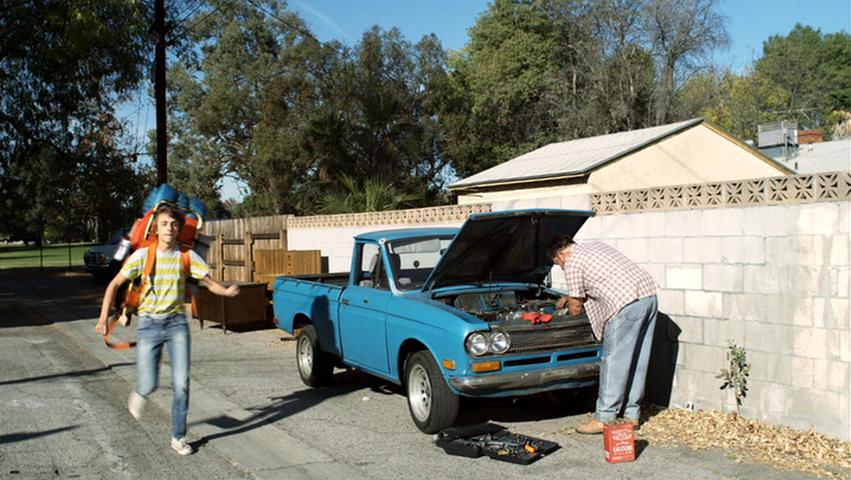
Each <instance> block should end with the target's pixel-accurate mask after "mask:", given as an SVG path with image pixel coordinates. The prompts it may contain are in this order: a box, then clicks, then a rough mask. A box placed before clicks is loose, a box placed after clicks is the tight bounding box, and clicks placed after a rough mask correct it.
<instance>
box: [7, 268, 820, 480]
mask: <svg viewBox="0 0 851 480" xmlns="http://www.w3.org/2000/svg"><path fill="white" fill-rule="evenodd" d="M100 288H101V287H100V286H98V285H96V284H94V282H93V281H91V280H90V279H88V277H85V276H82V275H79V274H76V275H75V274H72V275H54V276H50V277H38V278H26V277H19V276H16V277H15V278H14V279H10V278H9V276H5V277H4V276H2V275H0V295H4V294H3V293H2V292H7V293H6V294H5V295H6V296H7V297H8V298H14V301H12V300H8V299H7V300H8V302H7V303H9V304H15V305H17V307H16V308H18V310H17V311H15V312H13V313H11V314H10V313H9V312H8V311H0V319H2V322H3V323H2V324H0V327H2V326H6V328H0V342H2V343H0V362H3V363H0V365H6V362H7V354H6V353H5V352H6V351H7V346H8V345H15V348H14V349H12V351H15V352H17V353H15V354H13V355H17V357H9V358H17V359H16V360H14V363H15V364H16V365H17V364H22V363H25V364H27V368H32V367H31V366H30V363H31V362H32V361H33V360H31V359H30V356H33V355H35V357H36V358H38V355H43V354H41V353H38V352H40V351H44V350H45V349H46V348H47V347H45V346H44V345H53V346H51V347H50V348H58V349H63V348H64V349H67V350H69V351H78V352H79V353H77V354H75V355H58V354H57V355H56V356H55V358H58V359H62V360H57V362H58V363H56V364H53V367H52V369H48V370H35V371H26V370H20V368H22V367H15V368H14V369H10V368H8V367H5V366H4V367H2V368H0V372H2V373H0V382H7V383H8V382H14V383H9V385H15V386H16V388H19V387H18V386H20V385H24V384H31V386H32V387H33V390H28V391H26V392H21V393H20V394H18V396H17V397H15V398H16V399H17V401H18V402H23V403H22V404H27V403H26V402H30V403H29V404H30V405H33V403H32V402H35V401H37V400H34V399H41V398H47V397H45V395H43V394H42V393H41V392H40V389H41V388H59V387H58V386H55V385H53V383H52V382H51V381H48V380H40V381H35V382H27V381H25V379H32V378H37V377H42V376H45V375H47V376H50V375H62V377H61V378H63V379H65V378H67V379H68V380H67V381H69V382H72V383H74V382H76V383H74V384H75V385H77V386H79V388H82V387H81V386H80V384H81V383H85V382H93V383H92V390H94V391H97V392H99V393H98V395H94V394H92V395H93V398H95V400H91V402H98V401H99V402H100V403H95V407H92V409H91V410H89V411H92V412H101V409H103V410H104V412H101V413H100V414H101V415H104V416H106V418H107V420H108V421H104V422H95V423H97V425H100V427H99V428H102V429H103V433H100V434H99V436H98V435H95V434H94V433H92V432H88V431H87V430H82V429H83V428H85V425H87V424H89V423H91V421H88V420H87V421H85V422H83V421H81V420H80V419H79V418H80V417H79V416H80V415H91V416H92V417H93V416H94V414H86V413H79V412H78V413H75V414H69V415H62V416H57V417H55V418H53V417H51V418H53V420H51V421H50V422H47V421H46V420H44V421H43V422H44V423H35V424H27V425H21V426H16V427H7V423H6V422H5V421H4V422H3V424H2V426H0V435H4V437H2V438H8V437H6V436H7V435H10V434H14V433H17V434H18V435H21V434H22V433H23V434H33V433H35V434H39V433H41V434H43V433H45V432H48V434H47V435H42V436H40V437H34V438H30V439H27V440H26V442H27V444H28V445H29V447H28V448H29V449H30V450H29V451H30V452H32V449H33V448H40V447H44V449H45V450H50V451H51V452H52V451H54V448H53V445H65V443H64V440H62V437H61V436H62V435H72V434H74V432H77V431H78V430H79V432H80V433H82V432H87V434H86V435H79V436H77V437H76V438H82V439H85V438H89V437H91V440H90V441H89V442H88V444H87V446H88V447H89V449H88V451H89V452H91V454H90V457H92V458H95V459H96V460H93V462H94V463H88V464H84V465H100V464H102V465H103V466H104V468H109V467H107V466H109V465H117V464H118V465H126V468H125V470H123V471H124V472H128V473H129V475H130V476H134V475H135V476H136V477H138V478H151V477H154V478H168V477H166V476H160V475H151V476H149V475H143V474H142V473H143V472H146V469H147V468H148V467H146V465H145V464H144V462H143V461H142V460H140V459H137V458H136V456H137V455H138V456H139V457H141V458H146V456H148V455H154V456H153V458H157V456H159V457H162V458H163V459H164V460H163V464H162V465H161V466H157V467H158V468H162V469H163V470H164V471H172V470H176V471H180V472H182V475H181V476H187V475H190V476H189V478H192V477H191V474H194V473H195V467H194V464H195V463H198V464H202V463H203V464H207V463H208V461H209V462H210V465H220V466H221V470H217V469H216V468H217V467H211V468H213V473H199V474H198V476H205V477H208V478H218V477H217V474H218V476H224V477H228V478H238V476H239V475H241V474H242V472H248V473H249V474H250V475H251V476H254V477H256V478H344V477H345V478H347V480H350V479H354V478H376V479H397V478H406V479H407V478H412V479H413V478H423V479H426V478H429V479H430V478H464V479H465V480H466V479H488V480H492V479H494V478H499V479H500V480H503V479H520V478H524V479H525V478H541V479H543V478H547V479H551V478H602V477H604V476H605V477H606V478H613V479H617V478H653V479H662V480H666V479H677V480H679V479H682V478H689V479H704V478H705V479H734V478H777V479H807V478H813V477H809V476H806V475H802V474H798V473H794V472H782V471H777V470H774V469H772V468H771V467H769V466H765V465H758V464H757V465H754V464H743V463H737V462H735V461H733V460H731V459H730V458H728V457H726V456H725V455H724V453H723V452H718V451H710V452H706V451H701V452H695V451H692V450H689V449H686V448H672V447H663V446H658V445H646V443H645V444H644V445H642V446H643V449H642V451H641V454H640V456H639V458H638V460H637V461H636V462H634V463H630V464H618V465H609V464H607V463H606V462H605V460H604V456H603V450H602V440H601V438H600V437H599V436H597V437H586V436H580V435H576V434H573V433H571V431H572V427H573V426H575V425H577V424H578V423H580V422H582V421H584V419H585V414H586V413H587V408H583V402H582V401H577V402H576V404H575V405H573V406H569V405H565V404H562V403H559V402H557V401H554V400H553V399H551V398H548V397H547V396H539V397H531V398H526V399H521V400H516V401H511V400H499V401H466V402H463V404H462V408H463V409H464V410H463V414H462V415H463V416H462V421H464V422H467V423H474V422H480V421H494V422H497V423H500V424H502V425H505V426H507V427H508V428H509V429H510V430H511V431H514V432H517V433H524V434H527V435H531V436H536V437H540V438H545V439H547V440H551V441H554V442H557V443H559V444H560V445H561V447H562V448H561V449H560V450H558V451H557V452H555V453H554V454H552V455H551V456H549V457H547V458H544V459H542V460H540V461H538V462H537V463H534V464H532V465H529V466H517V465H511V464H506V463H503V462H497V461H493V460H489V459H486V458H479V459H475V460H471V459H465V458H460V457H452V456H449V455H447V454H445V453H444V452H443V451H442V450H440V449H439V448H437V447H435V445H434V444H433V442H432V439H431V437H430V436H428V435H423V434H421V433H420V432H419V431H418V430H417V429H416V428H415V427H414V425H413V423H412V422H411V421H410V418H409V415H408V412H407V407H406V402H405V398H404V396H403V392H402V390H401V389H400V388H399V387H397V386H394V385H389V384H386V383H385V382H383V381H380V380H376V379H373V378H372V377H369V376H366V375H363V374H360V373H358V372H355V371H343V370H338V371H337V374H336V375H335V377H334V385H333V386H331V387H326V388H322V389H309V388H307V387H305V386H304V385H303V384H302V383H301V381H300V380H299V378H298V374H297V372H296V368H295V362H294V357H295V354H294V347H295V345H294V342H292V341H291V338H289V337H288V336H287V335H286V334H283V333H282V332H279V331H277V330H274V329H266V330H254V331H244V332H239V333H233V334H228V335H224V334H223V333H222V331H221V330H220V329H218V328H205V329H203V330H201V329H199V328H198V325H197V322H193V324H192V336H193V338H192V342H193V343H192V345H193V346H192V348H193V350H192V372H191V378H192V398H191V405H190V418H189V420H190V440H192V441H194V442H195V444H196V445H197V446H198V447H199V452H198V453H197V454H196V455H194V456H192V457H189V458H188V459H184V458H178V457H177V456H176V455H172V453H173V452H171V451H170V450H169V449H168V448H167V444H163V442H161V441H160V439H162V438H165V439H167V438H168V416H167V411H168V408H169V407H168V406H169V402H170V395H169V393H168V388H167V387H168V376H167V373H168V372H167V369H164V371H163V375H164V377H163V378H164V380H163V382H162V383H161V385H162V386H161V388H160V390H159V391H158V392H157V393H156V394H155V395H154V396H153V398H152V400H153V402H152V404H153V405H152V407H153V408H151V409H150V410H151V411H152V412H153V413H152V414H151V415H150V416H148V417H146V418H145V419H143V421H142V422H141V423H140V424H137V423H135V422H134V421H133V420H132V419H131V418H130V417H129V416H128V415H127V414H126V413H125V412H124V411H123V402H124V399H125V398H126V394H127V392H129V388H130V383H131V382H132V381H133V378H134V375H135V371H134V369H133V367H132V362H133V355H132V353H126V352H114V351H111V350H108V349H106V348H104V347H103V345H102V343H100V341H99V339H98V338H97V337H96V336H94V335H93V334H92V329H93V325H94V320H93V317H94V315H95V312H96V307H95V306H93V305H96V303H97V301H98V299H99V297H100V295H101V292H100ZM12 293H13V294H14V295H12ZM0 298H1V297H0ZM0 305H2V304H0ZM26 306H29V307H31V308H32V309H34V310H35V311H37V313H38V315H37V316H34V314H33V313H29V315H30V316H29V317H27V316H25V315H24V314H23V313H22V312H24V311H27V310H26V308H25V307H26ZM38 318H42V319H44V320H43V321H45V322H48V324H47V325H41V326H33V325H32V323H33V321H34V320H36V319H38ZM16 325H18V326H16ZM51 331H52V332H51ZM44 332H51V333H50V334H48V333H44ZM62 336H64V338H65V341H64V342H59V341H58V339H59V338H62ZM42 338H50V339H52V340H51V341H50V342H49V343H45V344H39V343H36V344H33V343H32V340H33V339H42ZM37 341H41V340H37ZM60 343H62V344H63V345H65V346H63V347H58V346H57V345H58V344H60ZM33 345H42V346H41V347H33ZM9 355H12V354H9ZM22 355H23V356H22ZM69 357H70V358H73V359H75V361H79V362H82V363H81V364H73V363H67V362H71V360H69ZM48 363H49V362H48ZM110 365H111V368H107V366H110ZM51 372H52V373H51ZM74 372H85V373H74ZM0 384H2V383H0ZM95 385H108V386H106V387H104V388H94V386H95ZM61 388H70V387H64V386H63V387H61ZM6 390H7V389H6V388H5V384H4V388H3V389H2V391H0V400H2V401H3V402H4V405H5V403H6V402H9V401H11V400H12V397H7V395H11V393H9V394H7V393H6ZM84 391H86V390H85V389H84ZM54 395H56V394H55V393H54ZM71 397H72V398H73V396H71ZM86 398H88V397H86ZM98 399H99V400H98ZM580 400H581V399H580ZM39 401H40V400H39ZM586 404H587V402H586ZM104 405H107V406H104ZM26 408H27V407H21V410H25V409H26ZM5 410H6V409H4V410H3V412H2V413H0V414H2V415H4V417H5V416H6V414H5ZM60 410H61V409H60ZM81 411H83V412H85V410H81ZM8 425H14V424H13V423H9V424H8ZM80 425H83V426H82V427H81V426H80ZM57 429H59V430H61V431H54V430H57ZM62 429H64V430H62ZM112 429H114V430H115V431H113V430H112ZM51 441H55V442H59V443H54V444H51V443H50V442H51ZM157 442H159V443H157ZM150 444H155V446H153V447H150V448H152V449H153V450H152V452H154V453H147V454H146V453H142V452H138V453H137V451H136V450H137V449H142V448H144V447H146V446H149V445H150ZM21 445H24V441H18V440H15V441H13V442H4V443H0V477H4V475H6V472H7V471H8V470H6V469H7V468H9V469H11V468H17V467H9V465H11V464H10V463H9V461H11V460H12V459H14V458H28V457H27V455H26V454H25V455H24V456H23V457H21V456H17V457H16V456H14V452H18V451H19V449H18V448H19V446H21ZM122 448H123V450H122ZM114 452H119V453H114ZM110 455H114V457H111V456H110ZM29 458H31V459H32V458H37V457H33V455H32V454H30V456H29ZM51 458H52V457H51ZM60 458H61V456H60ZM113 458H118V459H120V460H121V461H123V462H125V463H124V464H121V463H119V462H117V461H115V460H114V459H113ZM30 461H33V460H30ZM55 462H56V461H54V460H51V461H50V462H48V461H47V458H44V459H42V460H39V461H38V462H36V463H33V464H32V465H34V466H38V469H40V470H38V471H39V472H42V473H43V474H44V475H49V474H50V471H51V470H50V469H51V468H52V465H53V463H55ZM98 462H101V463H98ZM181 462H184V463H181ZM193 462H194V463H193ZM217 462H218V463H217ZM22 464H23V463H22ZM228 465H232V466H233V467H232V468H233V470H232V472H234V473H233V474H232V473H231V472H230V471H227V470H225V468H226V467H227V466H228ZM183 467H187V468H183ZM34 471H35V470H34ZM96 471H97V472H101V470H96ZM102 472H111V471H110V470H102ZM217 472H218V473H217Z"/></svg>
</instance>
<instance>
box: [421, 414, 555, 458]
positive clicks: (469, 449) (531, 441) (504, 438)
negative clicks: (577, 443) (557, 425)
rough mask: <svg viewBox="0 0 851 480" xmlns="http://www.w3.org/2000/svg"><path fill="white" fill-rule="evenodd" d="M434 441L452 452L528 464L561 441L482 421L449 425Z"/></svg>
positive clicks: (549, 451) (452, 453)
mask: <svg viewBox="0 0 851 480" xmlns="http://www.w3.org/2000/svg"><path fill="white" fill-rule="evenodd" d="M435 443H436V444H437V446H438V447H440V448H442V449H443V450H444V451H445V452H446V453H448V454H450V455H457V456H461V457H468V458H477V457H481V456H482V455H486V456H488V457H490V458H493V459H494V460H501V461H504V462H510V463H518V464H521V465H529V464H530V463H532V462H534V461H536V460H538V459H540V458H541V457H544V456H545V455H548V454H550V453H552V452H554V451H556V450H558V449H559V444H557V443H555V442H550V441H548V440H542V439H540V438H534V437H529V436H526V435H522V434H519V433H511V432H509V431H507V430H506V429H505V427H503V426H501V425H496V424H493V423H482V424H477V425H468V426H463V427H453V428H447V429H446V430H443V431H441V432H440V433H438V434H437V435H436V436H435Z"/></svg>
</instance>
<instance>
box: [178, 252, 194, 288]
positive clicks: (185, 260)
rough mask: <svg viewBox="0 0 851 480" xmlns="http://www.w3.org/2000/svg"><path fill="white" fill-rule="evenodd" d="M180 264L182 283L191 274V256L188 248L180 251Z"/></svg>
mask: <svg viewBox="0 0 851 480" xmlns="http://www.w3.org/2000/svg"><path fill="white" fill-rule="evenodd" d="M180 264H181V265H183V281H184V282H185V281H186V279H188V278H189V276H190V275H191V274H192V255H191V254H190V253H189V249H188V248H181V249H180Z"/></svg>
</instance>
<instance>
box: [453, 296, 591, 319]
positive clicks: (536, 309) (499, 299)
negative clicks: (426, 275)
mask: <svg viewBox="0 0 851 480" xmlns="http://www.w3.org/2000/svg"><path fill="white" fill-rule="evenodd" d="M558 299H559V297H558V295H555V294H553V293H551V292H547V291H544V290H536V289H531V290H499V291H489V292H475V293H463V294H460V295H453V296H448V297H442V298H440V299H439V300H441V301H443V302H445V303H446V304H448V305H451V306H453V307H455V308H457V309H459V310H463V311H465V312H467V313H469V314H471V315H474V316H476V317H478V318H481V319H483V320H485V321H487V322H498V323H505V324H525V325H529V324H533V325H534V324H538V323H551V322H560V321H564V320H567V319H568V318H570V319H574V320H575V319H576V317H569V315H568V314H567V310H566V309H562V310H556V308H555V304H556V301H557V300H558Z"/></svg>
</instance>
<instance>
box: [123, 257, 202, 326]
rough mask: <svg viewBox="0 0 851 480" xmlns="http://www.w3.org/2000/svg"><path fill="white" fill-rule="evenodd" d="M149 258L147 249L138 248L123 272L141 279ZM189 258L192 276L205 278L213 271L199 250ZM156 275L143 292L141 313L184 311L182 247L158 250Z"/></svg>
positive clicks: (155, 266)
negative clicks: (180, 248)
mask: <svg viewBox="0 0 851 480" xmlns="http://www.w3.org/2000/svg"><path fill="white" fill-rule="evenodd" d="M147 257H148V249H147V248H140V249H138V250H136V251H135V252H133V254H132V255H130V258H128V259H127V262H126V263H125V264H124V266H123V267H122V268H121V274H122V275H124V277H125V278H127V279H128V280H134V279H136V278H138V277H139V276H141V275H142V273H143V272H144V270H145V259H147ZM189 258H190V276H191V277H192V278H195V279H197V280H201V279H203V278H204V277H206V276H207V275H208V274H209V273H210V267H209V266H207V263H206V262H205V261H204V260H203V259H202V258H201V257H200V256H198V254H197V253H195V252H194V251H192V250H190V251H189ZM153 278H154V281H153V283H152V284H149V285H146V287H145V291H143V292H142V300H141V302H140V305H139V315H154V316H160V315H167V314H171V313H180V312H182V311H183V303H184V285H185V283H186V282H185V281H184V280H183V264H182V262H181V260H180V250H172V251H171V252H161V251H159V250H157V261H156V264H155V265H154V275H153Z"/></svg>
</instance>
